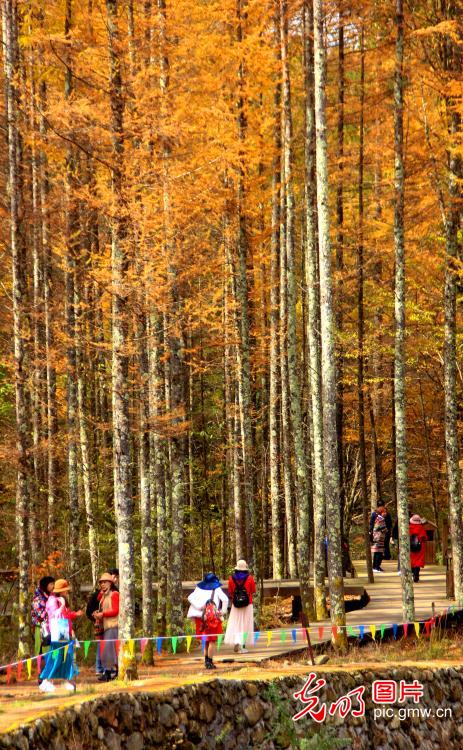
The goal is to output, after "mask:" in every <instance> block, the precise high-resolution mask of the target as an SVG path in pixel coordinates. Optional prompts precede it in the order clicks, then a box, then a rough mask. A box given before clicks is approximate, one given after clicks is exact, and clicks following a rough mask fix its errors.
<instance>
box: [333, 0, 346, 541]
mask: <svg viewBox="0 0 463 750" xmlns="http://www.w3.org/2000/svg"><path fill="white" fill-rule="evenodd" d="M338 13H339V28H338V121H337V160H338V174H337V185H336V273H337V283H336V289H335V293H336V300H335V304H336V307H335V321H336V334H337V343H336V377H337V391H336V430H337V434H338V461H339V481H340V486H341V534H342V538H343V541H344V538H345V534H344V502H345V487H344V443H343V427H344V385H343V375H344V357H343V351H342V340H341V336H342V331H343V327H344V315H343V293H344V280H343V273H344V98H345V73H344V56H345V55H344V11H343V7H342V2H340V3H339V4H338Z"/></svg>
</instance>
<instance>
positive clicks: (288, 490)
mask: <svg viewBox="0 0 463 750" xmlns="http://www.w3.org/2000/svg"><path fill="white" fill-rule="evenodd" d="M280 192H281V196H280V338H279V345H280V381H281V431H280V432H281V454H282V463H283V467H282V468H283V490H284V500H285V516H286V546H287V568H288V572H289V577H290V578H296V577H297V529H296V523H295V518H294V513H293V506H294V502H293V481H292V472H291V463H292V462H291V457H292V454H293V450H292V449H293V446H292V445H291V425H290V407H289V401H290V396H289V378H288V357H287V348H288V347H287V327H288V284H287V262H286V211H285V199H284V195H285V186H284V184H283V180H281V191H280Z"/></svg>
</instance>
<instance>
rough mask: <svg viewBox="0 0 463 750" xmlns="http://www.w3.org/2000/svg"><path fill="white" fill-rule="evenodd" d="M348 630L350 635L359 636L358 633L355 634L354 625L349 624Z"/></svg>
mask: <svg viewBox="0 0 463 750" xmlns="http://www.w3.org/2000/svg"><path fill="white" fill-rule="evenodd" d="M347 632H348V634H349V635H351V636H353V637H354V638H356V637H357V636H356V634H355V630H354V628H353V627H352V625H348V626H347Z"/></svg>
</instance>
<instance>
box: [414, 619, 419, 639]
mask: <svg viewBox="0 0 463 750" xmlns="http://www.w3.org/2000/svg"><path fill="white" fill-rule="evenodd" d="M414 625H415V633H416V635H417V636H418V638H419V637H420V623H419V622H415V623H414Z"/></svg>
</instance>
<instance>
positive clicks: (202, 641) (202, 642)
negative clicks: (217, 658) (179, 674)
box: [201, 635, 206, 652]
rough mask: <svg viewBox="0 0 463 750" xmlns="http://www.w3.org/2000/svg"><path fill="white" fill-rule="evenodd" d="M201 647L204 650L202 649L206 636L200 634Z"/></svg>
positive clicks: (204, 646)
mask: <svg viewBox="0 0 463 750" xmlns="http://www.w3.org/2000/svg"><path fill="white" fill-rule="evenodd" d="M201 648H202V650H203V652H204V649H205V648H206V636H205V635H203V636H201Z"/></svg>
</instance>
